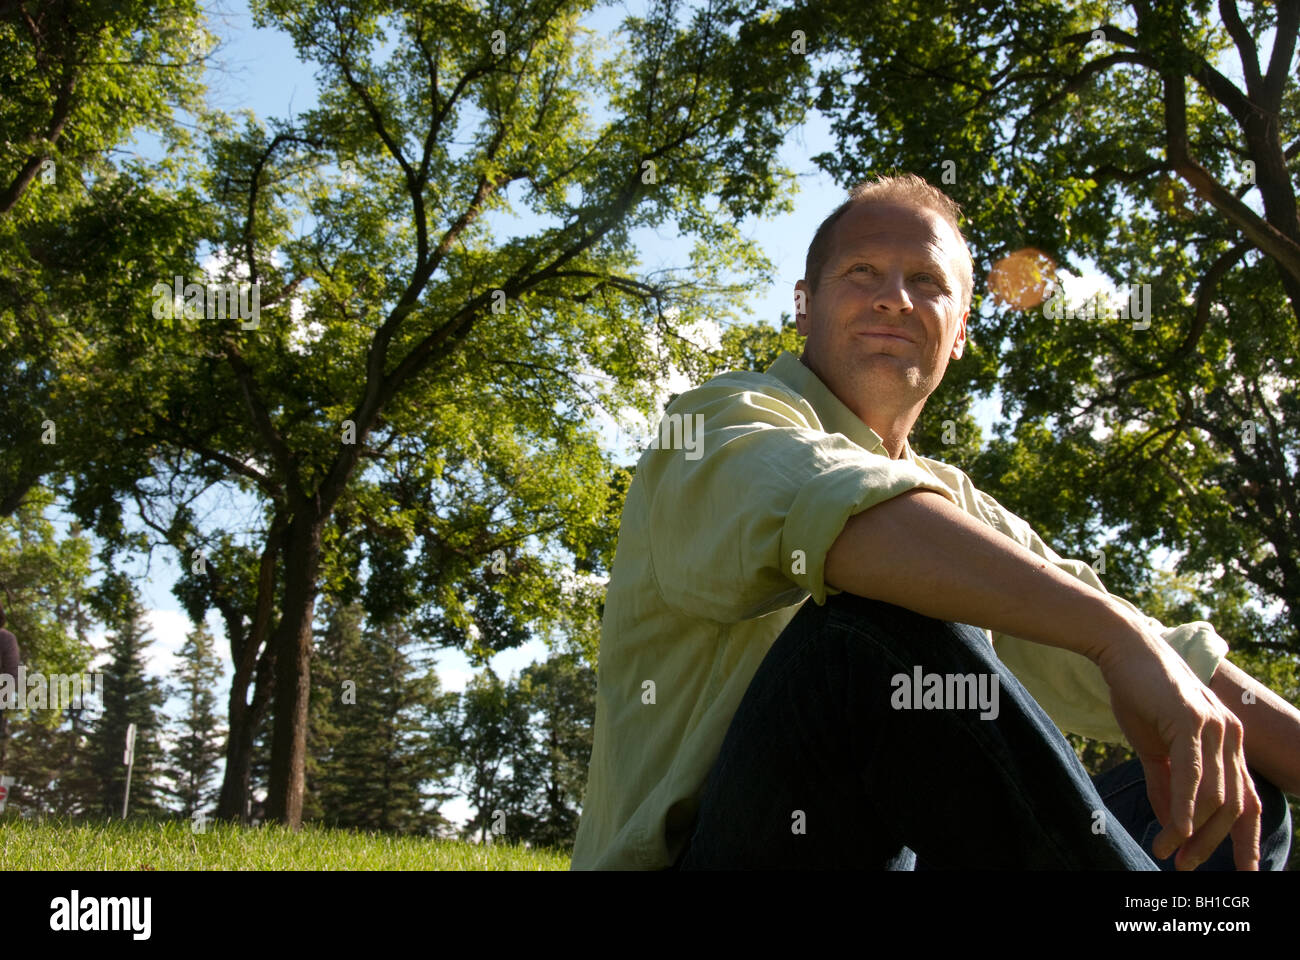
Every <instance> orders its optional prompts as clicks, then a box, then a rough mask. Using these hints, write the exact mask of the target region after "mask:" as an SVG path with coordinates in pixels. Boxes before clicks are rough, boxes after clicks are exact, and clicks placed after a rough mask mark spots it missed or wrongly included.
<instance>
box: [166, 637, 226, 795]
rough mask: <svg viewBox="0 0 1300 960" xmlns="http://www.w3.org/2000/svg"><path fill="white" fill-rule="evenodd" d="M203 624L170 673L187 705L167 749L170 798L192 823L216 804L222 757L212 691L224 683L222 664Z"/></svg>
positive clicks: (219, 724) (221, 732)
mask: <svg viewBox="0 0 1300 960" xmlns="http://www.w3.org/2000/svg"><path fill="white" fill-rule="evenodd" d="M214 648H215V641H214V640H213V637H212V634H211V633H209V632H208V629H207V625H206V624H205V623H199V625H198V626H197V627H196V628H195V629H194V630H193V631H192V632H191V633H190V634H189V635H188V636H187V637H186V638H185V645H184V646H183V647H181V649H180V653H179V657H180V663H179V664H178V665H177V666H176V669H175V670H173V671H172V674H171V675H172V677H173V678H174V679H175V680H176V681H177V684H176V686H174V687H173V688H172V691H171V692H172V694H173V695H175V696H178V697H180V698H181V700H182V701H183V702H184V704H185V706H184V712H183V713H182V715H181V717H180V719H179V720H178V721H176V722H175V723H174V724H173V725H172V726H173V730H174V732H175V742H174V744H173V745H172V747H171V749H170V750H168V758H169V760H170V766H169V769H168V776H169V779H170V780H171V781H172V786H170V787H168V788H166V793H167V794H168V795H169V796H171V797H174V798H175V799H176V800H177V801H179V804H180V813H181V816H183V817H185V818H186V819H192V818H193V817H194V814H195V813H196V812H197V811H200V810H202V811H207V810H209V809H210V808H211V807H212V806H213V805H214V804H215V803H216V799H217V790H218V786H219V785H218V784H217V783H216V782H215V780H216V775H217V768H218V766H219V765H220V760H221V758H222V756H223V753H224V741H223V739H222V737H223V734H224V731H223V728H222V726H221V721H220V719H219V717H218V714H217V712H216V707H217V698H216V696H215V695H214V694H213V692H212V691H213V690H214V689H216V687H217V685H218V684H219V683H220V682H221V660H220V659H219V658H218V657H217V654H216V650H215V649H214Z"/></svg>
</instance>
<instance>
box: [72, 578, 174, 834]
mask: <svg viewBox="0 0 1300 960" xmlns="http://www.w3.org/2000/svg"><path fill="white" fill-rule="evenodd" d="M97 605H98V606H99V608H100V611H101V619H102V620H103V621H104V622H105V623H106V624H108V626H109V634H108V638H109V645H108V650H107V654H108V662H107V663H106V664H104V665H103V666H102V667H99V668H98V669H99V672H101V673H103V675H104V710H103V713H102V715H101V716H100V717H99V718H98V719H97V720H96V721H94V722H93V723H92V725H91V734H90V754H91V757H90V766H91V770H92V771H93V773H94V776H95V777H96V779H97V780H98V781H99V799H100V811H101V812H102V813H103V815H105V816H108V817H117V816H121V814H122V800H123V795H124V792H125V789H126V773H127V770H126V765H125V764H124V763H123V762H122V757H123V753H124V752H125V748H126V733H127V727H128V725H129V724H132V723H134V724H135V726H136V737H135V761H134V764H133V767H132V772H131V797H130V804H129V806H128V808H127V809H128V812H129V813H134V814H146V815H159V814H165V813H167V812H169V811H168V810H167V808H166V807H165V806H164V805H163V804H162V802H161V796H160V795H161V792H162V791H161V786H160V781H161V779H162V774H163V749H162V744H161V742H160V741H161V735H162V732H163V727H164V724H165V722H166V716H165V715H164V714H163V712H162V706H163V702H164V701H165V699H166V693H165V691H164V690H163V688H162V683H161V681H160V680H158V678H156V677H150V676H147V675H146V674H145V665H144V653H145V650H146V649H147V647H148V646H149V641H147V640H146V639H145V633H146V631H147V627H146V626H145V623H144V609H143V607H142V606H141V605H140V601H139V599H138V598H137V596H136V593H135V590H134V588H133V587H132V585H131V583H130V581H129V580H128V579H127V578H126V577H125V576H123V575H122V574H120V573H109V574H106V575H105V578H104V582H103V584H102V585H101V587H100V590H99V596H98V599H97Z"/></svg>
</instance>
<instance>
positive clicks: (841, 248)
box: [795, 203, 970, 417]
mask: <svg viewBox="0 0 1300 960" xmlns="http://www.w3.org/2000/svg"><path fill="white" fill-rule="evenodd" d="M832 236H833V241H834V242H833V243H832V248H831V249H832V252H831V255H830V257H829V258H828V259H827V261H826V264H825V266H824V267H823V269H822V275H821V277H820V281H819V283H818V286H817V292H816V293H815V294H814V293H812V292H811V291H809V290H808V287H807V284H805V283H804V281H803V280H800V281H799V282H798V283H797V284H795V289H796V290H803V292H804V295H805V296H806V298H807V300H806V302H807V306H808V312H807V314H806V315H804V316H800V317H798V318H797V321H796V322H797V325H798V330H799V333H800V334H801V335H803V336H805V337H807V338H808V342H807V344H806V345H805V348H804V358H805V360H806V361H807V364H808V366H809V368H810V369H812V371H813V372H814V373H816V374H817V375H818V376H819V377H820V378H821V379H822V381H823V382H824V383H825V384H826V385H827V386H828V387H830V388H831V390H832V392H834V393H835V395H836V396H838V397H840V399H841V400H843V401H844V403H845V405H846V406H848V407H849V408H850V409H851V410H853V411H854V413H857V414H858V415H859V416H860V417H861V416H863V415H864V412H865V411H867V410H872V411H874V412H877V413H881V414H888V415H897V414H900V413H903V412H906V411H908V410H910V409H911V408H913V407H917V406H918V405H919V404H921V403H923V402H924V400H925V399H926V397H928V396H929V395H930V394H931V393H932V392H933V391H934V389H935V387H937V386H938V385H939V381H941V380H942V379H943V374H944V371H946V370H947V369H948V360H949V359H950V358H951V359H954V360H955V359H958V358H960V357H961V354H962V349H963V348H964V347H965V344H966V317H967V314H968V313H969V312H970V311H969V310H962V291H961V280H960V278H959V275H958V273H957V264H958V263H959V262H960V261H959V259H958V258H960V257H962V256H964V253H963V251H962V245H961V241H960V240H959V239H958V237H957V236H956V234H955V233H954V232H953V230H952V228H951V227H950V226H948V224H947V223H946V222H945V221H944V219H943V218H942V217H941V216H939V215H938V214H937V213H934V212H932V211H929V210H920V209H916V208H914V207H906V206H899V205H897V204H894V203H889V204H885V203H865V204H862V205H860V206H856V207H852V208H850V209H849V210H848V212H846V213H845V214H844V215H843V216H842V217H840V219H839V220H838V221H836V223H835V226H834V228H833V232H832ZM797 302H798V301H797V300H796V304H797Z"/></svg>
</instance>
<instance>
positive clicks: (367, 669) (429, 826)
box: [313, 611, 453, 834]
mask: <svg viewBox="0 0 1300 960" xmlns="http://www.w3.org/2000/svg"><path fill="white" fill-rule="evenodd" d="M357 622H358V617H357V611H350V612H347V613H345V614H343V615H342V616H340V617H339V618H338V620H337V622H336V623H334V624H332V627H334V628H335V630H334V633H333V634H332V635H329V636H328V640H329V643H328V644H326V645H325V646H324V647H323V649H322V651H321V653H322V656H321V660H322V661H324V662H323V663H322V667H321V674H320V676H321V678H322V680H323V681H324V682H323V683H322V684H321V687H322V688H324V689H325V690H326V691H327V692H328V694H329V697H328V704H327V705H326V706H323V707H322V710H321V713H320V714H318V720H319V721H320V726H319V728H318V734H319V737H320V740H319V742H321V743H325V742H328V743H329V749H328V750H327V752H325V753H324V754H323V755H321V756H319V757H317V758H316V761H315V763H314V767H315V776H314V778H313V781H314V782H313V786H314V792H315V802H317V803H319V809H320V810H321V815H322V818H323V819H324V820H325V821H326V822H327V823H329V824H331V825H333V826H340V827H354V828H359V829H365V830H380V831H385V832H394V833H418V834H431V833H433V834H437V833H442V832H445V831H447V830H448V829H449V827H450V824H449V823H448V821H447V820H446V818H444V817H443V816H442V814H441V813H440V812H439V811H438V805H439V804H440V803H441V802H442V801H443V800H446V799H448V798H450V797H451V796H452V795H453V794H452V793H451V792H450V791H446V790H443V789H442V788H441V785H442V783H443V782H444V781H445V780H446V779H447V778H448V777H449V776H450V774H451V769H452V766H453V764H452V756H451V752H450V750H448V749H447V747H446V738H445V737H444V736H443V735H442V733H441V729H442V726H443V723H444V720H443V717H444V716H445V714H446V713H447V712H448V707H447V704H448V698H447V696H446V695H445V694H443V693H442V692H441V689H440V684H439V682H438V677H437V674H436V673H435V672H433V671H432V670H428V669H426V668H424V667H422V666H421V665H419V664H418V663H417V662H416V661H415V659H414V649H413V648H414V641H413V639H412V637H411V636H410V634H409V633H408V632H407V631H406V629H405V628H404V627H402V626H401V625H399V624H386V625H382V626H379V627H371V628H369V629H366V630H364V631H358V630H357ZM327 633H328V632H327Z"/></svg>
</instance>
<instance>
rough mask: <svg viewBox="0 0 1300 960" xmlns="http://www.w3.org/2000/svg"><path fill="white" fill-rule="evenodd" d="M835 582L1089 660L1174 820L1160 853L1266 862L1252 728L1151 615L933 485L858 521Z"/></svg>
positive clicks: (1155, 802) (1192, 859) (1151, 788)
mask: <svg viewBox="0 0 1300 960" xmlns="http://www.w3.org/2000/svg"><path fill="white" fill-rule="evenodd" d="M825 579H826V582H827V583H828V584H830V585H831V586H833V587H836V588H837V589H840V590H844V591H846V592H848V593H853V594H857V595H859V596H863V597H868V598H870V599H873V600H882V601H884V602H886V603H892V604H895V605H897V606H900V607H905V608H907V609H909V610H914V611H916V612H917V613H920V614H923V615H925V616H929V617H934V618H936V619H941V620H951V621H955V622H959V623H969V624H973V625H975V626H980V627H986V628H988V629H991V630H995V631H997V632H999V633H1006V634H1010V635H1012V636H1017V637H1022V638H1024V639H1025V640H1029V641H1034V642H1037V643H1045V644H1048V645H1050V646H1055V647H1063V648H1065V649H1067V650H1072V651H1074V652H1075V653H1079V654H1082V655H1083V656H1085V657H1087V658H1089V659H1090V660H1092V661H1093V662H1094V663H1096V664H1097V666H1098V667H1099V668H1100V669H1101V671H1102V675H1103V677H1104V678H1105V680H1106V683H1107V685H1108V686H1109V687H1110V690H1111V705H1112V709H1113V710H1114V713H1115V718H1116V720H1117V721H1118V722H1119V725H1120V729H1121V730H1122V731H1123V732H1124V734H1125V736H1126V737H1127V738H1128V740H1129V743H1130V744H1132V746H1133V748H1134V750H1135V751H1136V752H1137V754H1138V757H1139V758H1140V759H1141V761H1142V765H1143V768H1144V770H1145V771H1146V774H1147V790H1148V794H1149V796H1150V798H1151V801H1152V806H1153V808H1154V809H1155V811H1156V814H1157V816H1158V817H1159V818H1160V820H1161V823H1162V824H1163V825H1164V829H1163V830H1162V831H1161V833H1160V835H1159V836H1158V837H1157V838H1156V841H1155V844H1154V848H1153V849H1154V851H1155V853H1156V856H1157V857H1160V858H1164V857H1167V856H1169V855H1170V854H1171V853H1173V852H1174V850H1178V851H1179V856H1178V860H1177V861H1176V865H1177V866H1178V867H1179V868H1180V869H1193V868H1195V867H1196V866H1197V865H1199V864H1200V863H1201V862H1203V861H1204V860H1205V859H1206V858H1207V857H1208V856H1209V855H1210V854H1211V853H1212V852H1213V851H1214V849H1215V848H1216V847H1217V846H1218V845H1219V843H1220V842H1222V840H1223V838H1224V837H1225V836H1227V835H1229V833H1231V835H1232V838H1233V845H1234V851H1235V854H1236V862H1237V866H1238V867H1239V868H1241V869H1255V868H1256V867H1257V866H1258V862H1259V828H1260V824H1259V809H1260V805H1259V797H1258V796H1257V795H1256V794H1255V790H1254V787H1253V785H1252V784H1251V782H1250V779H1249V776H1248V774H1247V772H1246V765H1245V757H1244V754H1243V750H1242V737H1243V733H1242V724H1241V722H1240V721H1239V720H1238V719H1237V718H1236V717H1235V716H1234V715H1233V714H1232V713H1231V711H1229V710H1228V709H1227V708H1226V707H1225V706H1224V705H1223V703H1221V702H1220V701H1219V700H1218V699H1217V698H1216V697H1214V696H1212V695H1211V694H1210V691H1209V690H1207V688H1206V687H1205V686H1204V685H1203V684H1202V683H1201V682H1200V681H1199V680H1198V679H1197V678H1196V675H1195V674H1194V673H1192V671H1191V669H1190V668H1189V667H1188V666H1187V665H1186V664H1185V663H1184V662H1183V661H1182V660H1181V659H1180V658H1179V657H1178V656H1177V655H1176V654H1174V653H1173V651H1172V650H1170V649H1169V647H1168V645H1167V644H1166V643H1165V642H1164V641H1163V640H1162V639H1161V638H1160V637H1159V636H1158V635H1156V634H1155V633H1153V632H1152V631H1151V629H1150V627H1149V626H1148V625H1147V624H1146V623H1145V622H1144V618H1141V617H1139V616H1137V615H1136V614H1134V613H1133V612H1132V611H1130V610H1128V609H1126V608H1124V607H1122V606H1121V605H1120V604H1118V603H1116V602H1115V601H1114V600H1113V599H1112V598H1110V597H1108V596H1107V595H1106V594H1103V593H1100V592H1099V591H1097V590H1094V589H1092V588H1091V587H1089V586H1088V585H1087V584H1084V583H1081V582H1080V581H1079V580H1077V579H1075V578H1073V577H1071V576H1070V575H1069V574H1068V573H1066V572H1065V571H1063V570H1060V569H1058V568H1057V567H1055V566H1054V565H1053V564H1051V563H1049V562H1048V561H1047V560H1045V559H1044V558H1042V557H1039V556H1037V555H1036V554H1034V553H1033V552H1032V551H1030V550H1028V549H1026V548H1025V547H1022V546H1021V545H1020V544H1018V543H1016V542H1015V541H1014V540H1012V539H1011V538H1010V537H1007V536H1004V535H1003V534H1001V533H999V532H998V531H996V530H992V529H990V528H989V527H987V526H985V525H984V524H982V523H980V522H979V521H977V520H975V519H974V518H973V517H971V516H969V515H968V514H966V513H965V512H964V511H962V510H960V509H959V508H957V507H956V506H954V505H953V504H952V503H950V502H949V501H948V500H947V499H946V498H944V497H942V496H940V495H938V494H936V493H933V492H931V491H926V490H914V491H908V492H906V493H903V494H900V495H898V496H896V497H894V498H892V499H890V500H887V501H885V502H884V503H880V504H878V505H876V506H874V507H872V508H870V509H869V510H865V511H863V512H861V513H858V514H855V515H854V516H852V517H850V518H849V520H848V522H847V523H846V524H845V525H844V528H843V530H842V531H841V533H840V535H839V537H838V538H837V539H836V540H835V542H834V543H833V544H832V546H831V549H830V550H829V551H828V552H827V554H826V563H825ZM1261 769H1262V768H1261Z"/></svg>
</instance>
